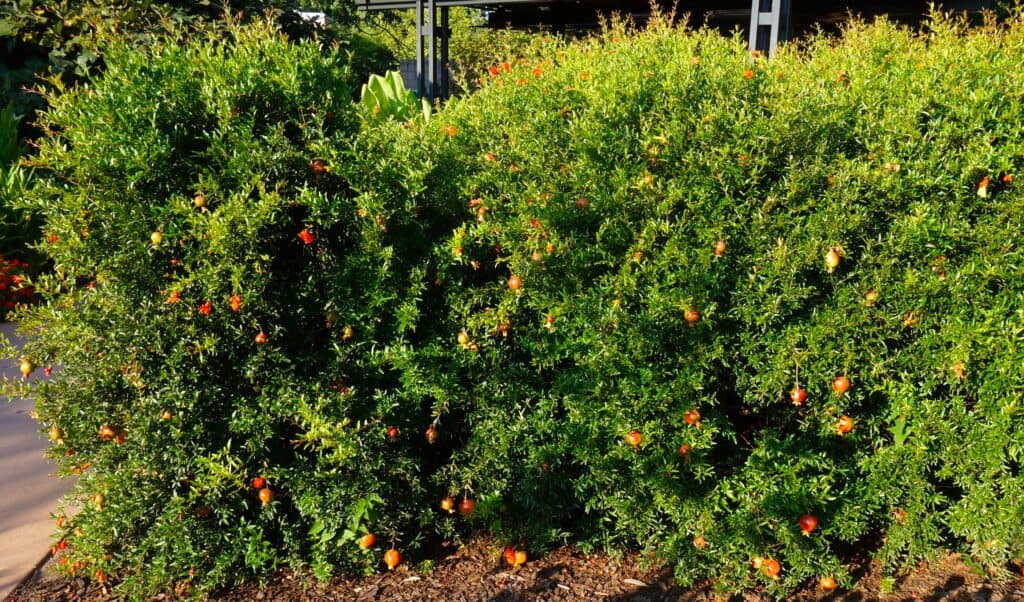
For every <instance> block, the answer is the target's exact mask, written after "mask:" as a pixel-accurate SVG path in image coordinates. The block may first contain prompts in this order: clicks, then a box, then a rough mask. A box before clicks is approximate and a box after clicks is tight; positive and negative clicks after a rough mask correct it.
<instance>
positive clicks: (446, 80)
mask: <svg viewBox="0 0 1024 602" xmlns="http://www.w3.org/2000/svg"><path fill="white" fill-rule="evenodd" d="M438 33H439V34H440V35H441V65H440V67H441V75H440V77H439V80H440V81H441V98H448V97H449V96H451V94H452V89H451V88H452V82H451V73H450V72H449V71H448V38H450V37H451V31H450V30H449V29H448V7H447V6H442V7H441V30H440V31H439V32H438Z"/></svg>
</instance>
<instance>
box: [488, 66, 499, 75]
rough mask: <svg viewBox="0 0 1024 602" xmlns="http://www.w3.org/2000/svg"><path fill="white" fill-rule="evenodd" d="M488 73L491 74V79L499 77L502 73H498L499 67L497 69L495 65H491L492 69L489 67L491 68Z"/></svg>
mask: <svg viewBox="0 0 1024 602" xmlns="http://www.w3.org/2000/svg"><path fill="white" fill-rule="evenodd" d="M487 71H488V73H490V74H491V77H498V73H500V71H498V68H497V67H495V66H494V65H491V66H490V67H489V68H488V69H487Z"/></svg>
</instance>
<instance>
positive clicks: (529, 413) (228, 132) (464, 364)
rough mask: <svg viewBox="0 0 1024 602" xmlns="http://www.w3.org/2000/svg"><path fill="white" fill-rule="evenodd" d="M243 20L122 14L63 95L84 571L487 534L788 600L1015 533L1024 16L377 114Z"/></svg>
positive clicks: (735, 52)
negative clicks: (145, 39) (178, 29)
mask: <svg viewBox="0 0 1024 602" xmlns="http://www.w3.org/2000/svg"><path fill="white" fill-rule="evenodd" d="M237 37H238V40H237V42H236V44H235V45H234V46H231V47H226V46H223V45H220V44H214V45H212V46H210V45H207V44H202V43H192V44H188V43H184V42H173V41H171V42H165V43H163V44H162V45H158V46H157V47H155V48H154V49H153V50H152V51H150V52H149V53H147V54H146V55H140V54H136V53H133V52H129V51H127V50H125V49H121V48H119V47H118V45H117V44H116V43H112V45H111V48H110V49H109V51H108V56H107V61H108V65H109V68H108V73H107V74H106V75H105V76H104V77H103V78H101V79H96V80H94V81H93V82H91V83H90V84H89V85H88V86H86V87H83V88H81V89H77V90H74V91H68V92H67V93H66V94H64V95H61V96H58V97H56V98H54V99H52V106H53V108H52V109H51V111H50V113H49V114H48V116H47V118H46V119H45V121H44V125H45V126H46V127H47V128H49V129H50V130H51V137H50V138H49V139H48V140H47V141H45V143H44V145H43V148H42V150H41V155H40V156H41V161H42V162H43V163H44V164H46V165H48V166H49V167H50V168H51V169H52V170H53V177H52V179H50V180H49V182H50V184H49V185H48V186H47V187H45V188H42V189H39V190H37V191H36V192H35V193H34V194H33V195H32V196H31V197H30V198H29V200H28V201H26V203H27V204H28V205H31V206H33V207H35V208H36V209H37V210H39V211H42V212H44V213H45V215H46V218H47V226H46V236H47V237H48V238H47V239H46V241H45V242H44V246H45V247H46V248H47V249H48V250H49V252H50V253H51V254H52V256H53V257H54V259H55V262H56V264H57V266H58V271H57V273H56V275H54V277H52V278H50V279H46V280H43V281H41V282H40V283H39V285H40V287H41V288H44V289H46V290H49V291H50V292H51V297H50V302H49V303H48V304H47V305H46V306H44V307H40V308H38V309H35V310H32V311H31V312H30V313H29V314H27V315H26V316H25V323H26V325H27V326H26V328H28V329H29V330H31V331H33V332H34V338H33V341H32V342H31V343H30V346H29V347H28V349H27V351H26V354H27V357H28V358H29V359H31V360H32V361H33V362H35V363H36V364H38V365H44V364H47V365H48V364H56V363H60V364H61V365H62V369H61V370H60V371H59V372H54V374H53V376H52V378H50V379H49V380H44V381H42V382H41V384H40V385H39V386H38V388H37V396H38V398H39V414H40V418H41V420H42V421H43V422H44V424H45V429H46V430H47V431H49V432H50V434H51V436H52V437H53V438H54V439H55V445H54V448H53V456H54V457H55V458H57V459H58V461H59V462H60V463H61V465H62V467H63V469H64V470H65V471H77V472H81V474H82V476H81V477H80V480H79V484H78V486H77V489H76V494H75V495H76V496H77V497H78V498H79V499H80V501H81V502H82V503H83V511H82V512H81V514H79V515H78V516H77V517H75V518H73V519H67V520H63V521H61V527H60V528H61V534H62V536H63V537H64V538H65V539H64V540H63V541H66V542H67V546H66V549H63V550H62V551H61V552H60V553H61V555H62V558H67V559H68V560H67V561H66V565H67V566H68V567H69V568H70V569H74V570H77V571H87V572H88V574H90V575H92V576H93V577H94V578H97V577H102V578H107V577H108V576H109V577H112V578H115V579H116V580H118V581H120V582H121V583H122V588H123V589H124V591H125V592H128V593H129V594H131V595H141V594H142V593H143V592H153V591H157V590H160V589H165V588H172V587H176V588H177V589H178V590H179V591H184V590H185V589H186V588H189V587H191V588H193V590H196V589H198V590H205V589H207V588H209V587H213V586H216V585H219V584H224V583H230V582H232V581H233V580H235V579H238V578H244V577H245V576H246V575H257V576H258V575H265V574H266V572H267V571H268V570H270V569H272V568H274V567H277V566H280V565H281V564H283V563H290V564H292V565H294V566H309V567H311V568H313V570H314V572H316V573H317V574H318V575H320V576H324V575H327V574H329V573H331V572H333V571H336V570H341V571H353V570H355V571H359V570H373V569H374V568H380V567H381V560H382V556H383V554H382V553H383V552H384V550H387V549H391V548H395V549H397V550H399V551H400V552H402V553H403V554H404V555H405V556H406V557H407V559H411V560H419V559H423V558H425V557H426V556H425V554H427V553H428V552H429V550H431V549H433V543H434V542H437V541H439V538H440V537H452V536H459V535H460V534H461V535H464V534H468V533H472V532H473V531H474V530H475V529H477V528H480V527H484V528H487V529H489V530H491V531H492V532H494V533H495V534H496V535H497V536H498V537H499V539H500V540H502V541H503V542H506V543H508V544H510V545H512V546H517V547H518V548H519V549H527V550H529V551H530V552H531V553H536V552H539V551H541V550H543V549H544V548H545V547H546V546H550V545H553V544H556V543H559V542H563V541H569V542H576V543H579V544H581V545H583V546H584V547H611V548H613V549H619V550H621V549H627V548H639V549H641V550H643V551H644V552H646V553H650V554H651V555H652V556H653V558H655V559H657V560H658V561H662V562H666V563H669V564H671V565H673V566H674V567H675V569H676V574H677V577H678V578H679V579H680V581H682V582H683V583H688V582H691V581H692V580H694V579H696V578H698V577H702V576H713V577H716V578H717V584H718V587H719V588H721V589H722V590H723V591H737V590H739V589H743V588H751V587H763V588H765V589H766V591H768V592H769V593H771V594H773V595H778V596H782V595H784V594H785V593H786V592H788V591H790V590H791V589H792V588H794V587H796V586H798V585H800V584H801V583H804V582H806V581H808V580H814V581H817V580H818V579H819V578H822V577H834V578H835V579H836V580H838V581H839V583H840V584H841V585H843V584H849V582H850V578H849V577H848V575H847V572H846V569H845V568H844V562H846V561H847V560H848V559H849V557H850V554H851V553H852V552H854V551H858V550H864V549H868V550H872V551H873V552H874V553H875V554H877V555H878V556H879V557H880V558H881V559H882V560H883V561H884V562H885V564H886V566H887V567H889V568H890V569H896V568H898V567H900V566H903V565H905V564H906V563H909V562H913V561H915V560H917V559H919V558H921V557H924V556H928V555H929V554H931V553H933V552H935V551H937V550H939V549H942V548H944V547H952V548H956V549H960V550H962V551H965V552H968V553H969V554H970V555H971V556H972V557H974V558H975V559H976V560H977V561H978V562H980V563H981V564H983V565H985V566H987V567H990V568H991V569H992V570H994V571H999V570H1003V569H1004V568H1005V567H1006V566H1007V563H1008V561H1010V560H1011V559H1013V558H1017V557H1020V556H1022V555H1024V549H1022V547H1021V546H1022V544H1021V542H1022V541H1024V516H1022V513H1024V478H1022V476H1021V471H1020V462H1021V454H1022V451H1024V423H1022V421H1021V419H1020V407H1019V406H1020V402H1019V397H1020V396H1021V393H1022V391H1024V384H1022V383H1024V380H1022V378H1021V376H1022V375H1021V370H1022V366H1024V364H1022V362H1021V359H1022V358H1021V352H1020V348H1021V347H1022V344H1024V335H1022V334H1021V332H1020V329H1019V328H1018V327H1017V326H1016V322H1017V321H1019V318H1020V316H1021V314H1022V312H1024V305H1022V301H1021V299H1022V298H1024V297H1022V293H1024V290H1022V289H1024V274H1020V273H1019V271H1020V269H1021V266H1020V265H1018V264H1019V262H1018V261H1017V256H1018V255H1019V246H1020V240H1021V236H1022V235H1021V233H1020V229H1019V223H1020V219H1021V215H1022V213H1024V197H1022V195H1021V194H1020V192H1019V189H1018V188H1017V186H1016V185H1015V183H1014V181H1013V180H1014V176H1015V175H1018V174H1019V173H1020V169H1021V166H1022V163H1024V146H1022V142H1021V141H1022V140H1024V138H1022V136H1021V127H1022V126H1021V124H1024V106H1022V101H1024V98H1022V97H1024V85H1022V83H1024V82H1022V78H1024V75H1022V74H1021V73H1020V72H1019V69H1018V68H1017V64H1018V57H1019V56H1020V54H1021V51H1022V50H1024V22H1022V21H1021V18H1020V16H1015V17H1012V18H1011V19H1010V20H1009V21H1008V22H1006V23H1002V24H998V25H997V24H994V23H989V24H987V25H986V26H984V27H980V28H976V29H970V30H968V29H966V28H964V27H963V26H962V25H961V24H960V23H958V22H956V21H951V20H948V19H945V18H942V17H938V18H936V19H935V20H934V21H932V22H931V23H930V24H929V26H928V28H927V30H926V31H925V32H924V33H913V32H910V31H908V30H905V29H901V28H899V27H897V26H894V25H892V24H889V23H886V22H884V21H883V22H880V23H877V24H874V25H870V26H868V25H861V24H854V25H851V26H850V27H849V28H848V30H847V31H846V32H845V35H844V36H843V38H842V39H841V40H830V39H826V38H823V37H822V38H814V39H812V40H810V41H808V42H806V43H804V44H802V45H800V46H790V47H789V48H787V49H785V50H783V51H782V52H781V53H780V54H779V56H777V57H775V58H772V59H771V60H766V59H765V58H763V57H758V56H751V54H750V53H749V52H747V51H746V50H745V49H744V47H743V44H742V42H741V41H740V40H738V39H725V38H722V37H720V36H719V35H717V34H715V33H712V32H708V31H703V30H701V31H684V30H681V29H675V28H673V27H670V26H669V25H667V24H665V23H663V22H661V21H656V22H655V23H654V24H652V25H651V26H650V27H648V28H647V29H646V30H644V31H641V32H633V31H628V30H627V29H625V28H624V27H621V26H612V27H610V28H609V29H608V30H607V31H605V32H604V33H603V34H601V35H600V36H597V37H594V38H593V39H590V40H587V41H584V42H582V43H577V44H573V45H563V44H560V43H558V42H554V41H547V42H542V43H540V44H538V51H537V54H536V56H531V57H528V58H525V59H519V58H517V57H510V58H509V60H508V61H507V62H504V63H500V64H496V65H495V66H494V67H493V68H492V70H491V72H490V73H488V74H485V78H486V80H487V83H486V85H484V87H483V89H481V90H480V91H479V92H478V93H475V94H473V95H471V96H469V97H467V98H464V99H460V100H456V101H452V102H450V103H449V104H448V105H447V106H446V107H444V108H443V109H441V110H438V111H435V113H434V115H433V117H432V118H431V119H430V121H428V122H424V121H422V120H419V121H412V122H407V123H394V122H391V123H385V124H383V125H379V126H378V125H373V126H371V125H368V124H364V125H362V126H359V125H358V116H357V114H356V112H355V109H354V108H353V107H352V106H351V105H350V104H349V103H348V90H347V89H346V87H345V85H344V83H343V82H344V79H345V78H344V73H343V72H342V71H339V70H338V67H336V63H335V62H334V60H333V59H331V58H327V59H324V58H322V55H321V54H320V51H319V50H318V49H316V48H314V47H312V46H308V45H300V46H289V45H287V44H283V43H281V42H280V41H277V40H275V39H272V38H271V37H270V36H269V34H268V33H267V32H266V30H260V29H256V30H245V31H244V32H239V34H238V36H237ZM36 329H38V330H36ZM28 367H29V368H31V367H32V366H28ZM802 532H806V533H802ZM367 533H373V534H374V535H375V540H376V541H375V543H368V542H367V541H365V540H363V539H361V538H362V537H363V535H365V534H367ZM360 543H362V544H368V545H366V546H365V547H363V546H361V545H360ZM390 559H391V560H394V559H393V558H390ZM513 559H514V557H513ZM752 565H753V566H752ZM828 584H829V583H828V581H827V580H826V583H825V585H828Z"/></svg>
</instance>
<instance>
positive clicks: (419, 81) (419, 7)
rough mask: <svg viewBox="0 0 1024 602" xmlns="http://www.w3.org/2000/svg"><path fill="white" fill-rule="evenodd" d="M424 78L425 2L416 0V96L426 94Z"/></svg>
mask: <svg viewBox="0 0 1024 602" xmlns="http://www.w3.org/2000/svg"><path fill="white" fill-rule="evenodd" d="M426 90H427V88H426V86H425V85H424V78H423V0H416V94H418V95H420V96H421V97H422V96H423V95H424V93H425V92H426Z"/></svg>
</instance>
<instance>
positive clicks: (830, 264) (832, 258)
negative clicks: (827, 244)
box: [825, 247, 840, 274]
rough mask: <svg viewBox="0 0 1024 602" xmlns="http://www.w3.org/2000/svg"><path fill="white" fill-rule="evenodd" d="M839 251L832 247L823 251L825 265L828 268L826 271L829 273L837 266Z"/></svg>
mask: <svg viewBox="0 0 1024 602" xmlns="http://www.w3.org/2000/svg"><path fill="white" fill-rule="evenodd" d="M839 258H840V253H839V249H837V248H835V247H832V248H831V249H829V250H828V253H825V267H827V268H828V273H829V274H831V273H832V272H834V271H835V270H836V268H837V267H839Z"/></svg>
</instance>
